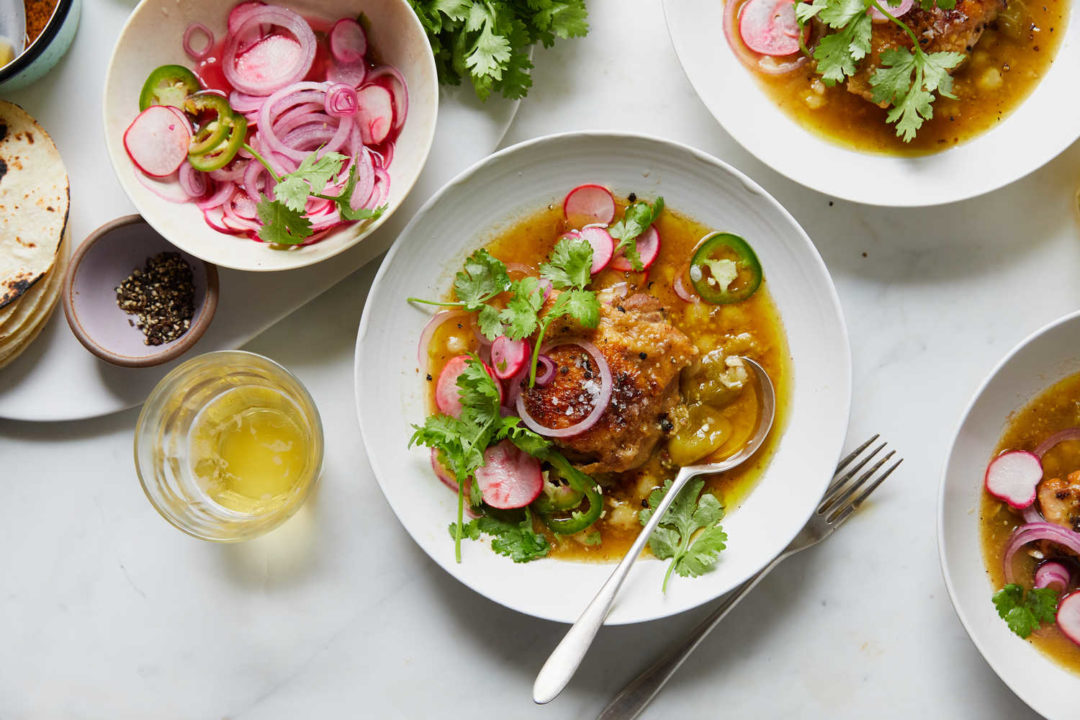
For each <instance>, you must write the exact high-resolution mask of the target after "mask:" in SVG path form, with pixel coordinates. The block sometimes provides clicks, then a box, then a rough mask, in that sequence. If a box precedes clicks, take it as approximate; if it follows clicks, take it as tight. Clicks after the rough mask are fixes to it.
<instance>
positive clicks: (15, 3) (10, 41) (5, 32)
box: [0, 0, 26, 67]
mask: <svg viewBox="0 0 1080 720" xmlns="http://www.w3.org/2000/svg"><path fill="white" fill-rule="evenodd" d="M25 41H26V5H25V4H24V0H0V67H3V66H4V65H7V64H8V63H9V62H11V61H12V60H14V59H15V58H17V57H19V55H21V54H22V51H23V50H24V49H25V48H24V47H23V43H24V42H25Z"/></svg>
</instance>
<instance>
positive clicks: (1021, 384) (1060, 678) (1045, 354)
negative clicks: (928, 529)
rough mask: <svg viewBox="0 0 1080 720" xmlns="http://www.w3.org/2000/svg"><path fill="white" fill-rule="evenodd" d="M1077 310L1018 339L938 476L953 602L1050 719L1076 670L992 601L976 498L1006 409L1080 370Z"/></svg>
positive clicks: (1068, 695) (1076, 685) (994, 661)
mask: <svg viewBox="0 0 1080 720" xmlns="http://www.w3.org/2000/svg"><path fill="white" fill-rule="evenodd" d="M1078 339H1080V312H1078V313H1073V314H1071V315H1067V316H1065V317H1063V318H1061V319H1060V320H1056V321H1054V322H1052V323H1050V324H1049V325H1047V326H1046V327H1044V328H1042V329H1041V330H1038V331H1036V332H1035V333H1033V334H1032V335H1031V336H1030V337H1028V338H1026V339H1025V340H1024V341H1023V342H1021V343H1020V344H1019V345H1017V346H1016V347H1015V348H1013V350H1012V351H1011V352H1010V353H1009V354H1008V355H1007V356H1005V359H1004V360H1002V361H1001V363H1000V364H999V365H998V366H997V367H996V368H994V370H993V371H992V372H991V373H990V375H989V377H987V379H986V380H985V381H984V382H983V384H982V386H981V387H980V388H979V389H978V390H977V391H976V392H975V396H974V398H972V401H971V404H970V405H969V406H968V409H967V410H966V411H965V412H964V416H963V418H962V419H961V421H960V426H959V428H958V429H957V431H956V437H955V438H954V439H953V443H952V449H951V451H950V452H949V458H948V461H947V462H946V465H945V473H944V476H943V477H942V480H941V497H940V500H939V504H938V551H939V552H940V555H941V567H942V570H943V572H944V574H945V585H946V587H947V588H948V590H949V597H950V598H951V599H952V603H953V607H954V608H955V609H956V614H957V615H958V616H959V617H960V621H961V622H962V623H963V625H964V629H966V630H967V633H968V635H970V636H971V640H972V642H974V643H975V646H976V647H977V648H978V649H979V652H981V653H982V655H983V657H984V658H986V662H988V663H989V664H990V667H992V668H993V669H994V672H996V673H997V674H998V676H999V677H1000V678H1001V679H1002V681H1003V682H1004V683H1005V684H1006V685H1008V686H1009V687H1010V688H1011V689H1012V691H1013V692H1015V693H1016V694H1017V696H1019V698H1020V699H1021V700H1023V701H1024V702H1026V703H1027V704H1028V705H1030V706H1031V707H1032V709H1034V710H1035V711H1037V712H1039V713H1040V714H1042V715H1044V716H1046V717H1048V718H1053V719H1054V720H1059V719H1060V720H1065V719H1066V718H1075V717H1077V701H1076V698H1077V695H1078V694H1080V677H1077V676H1076V674H1074V673H1072V672H1070V671H1069V670H1067V669H1065V668H1064V667H1062V666H1061V665H1058V664H1057V663H1055V662H1054V661H1052V660H1051V659H1050V658H1049V657H1047V656H1046V655H1044V654H1043V653H1042V652H1040V651H1039V650H1038V649H1036V648H1035V646H1034V645H1032V644H1031V643H1028V642H1025V641H1024V640H1022V639H1020V638H1019V637H1017V636H1016V635H1014V634H1013V632H1012V631H1011V630H1010V629H1009V626H1008V625H1006V624H1005V623H1004V622H1003V621H1002V620H1001V618H1000V617H998V614H997V611H996V609H995V608H994V605H993V603H992V602H991V601H990V598H991V596H992V595H993V594H994V591H995V590H996V589H997V588H995V587H994V586H993V585H991V583H990V577H989V576H988V575H987V573H986V565H985V563H984V562H983V553H982V540H981V536H980V531H979V500H980V498H981V497H982V493H983V478H984V476H985V473H986V465H987V463H989V462H990V458H991V457H992V456H993V453H994V450H995V449H996V448H997V444H998V441H999V440H1000V439H1001V435H1002V433H1003V432H1004V431H1005V426H1006V424H1007V423H1008V421H1009V416H1010V415H1011V414H1012V413H1014V412H1016V411H1017V410H1020V409H1021V408H1023V407H1024V406H1025V405H1027V404H1028V403H1029V402H1030V401H1031V400H1032V398H1034V397H1035V396H1036V395H1038V394H1039V393H1041V392H1042V391H1044V390H1045V389H1046V388H1048V387H1049V386H1051V385H1053V384H1054V383H1056V382H1058V381H1059V380H1062V379H1064V378H1065V377H1067V376H1069V375H1072V374H1075V373H1077V372H1080V352H1077V340H1078Z"/></svg>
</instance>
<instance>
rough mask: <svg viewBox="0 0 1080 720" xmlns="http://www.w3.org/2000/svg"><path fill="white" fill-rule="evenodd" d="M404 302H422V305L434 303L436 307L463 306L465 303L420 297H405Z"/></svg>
mask: <svg viewBox="0 0 1080 720" xmlns="http://www.w3.org/2000/svg"><path fill="white" fill-rule="evenodd" d="M406 302H414V303H422V304H424V305H435V306H437V307H464V306H465V303H461V302H437V301H435V300H424V299H422V298H415V297H411V298H407V299H406Z"/></svg>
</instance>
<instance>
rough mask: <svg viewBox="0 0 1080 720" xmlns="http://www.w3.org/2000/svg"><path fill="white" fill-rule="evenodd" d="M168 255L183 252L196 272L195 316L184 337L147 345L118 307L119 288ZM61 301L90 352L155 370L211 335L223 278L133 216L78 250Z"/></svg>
mask: <svg viewBox="0 0 1080 720" xmlns="http://www.w3.org/2000/svg"><path fill="white" fill-rule="evenodd" d="M163 252H179V253H180V255H181V256H182V257H183V258H184V260H185V261H186V262H187V264H188V266H189V267H191V270H192V274H193V276H194V277H193V281H194V285H195V314H194V316H193V317H192V318H191V327H190V328H188V330H187V332H185V333H184V334H183V335H181V336H180V337H178V338H176V339H175V340H173V341H171V342H167V343H163V344H161V345H147V344H146V342H145V336H144V335H143V333H142V331H141V330H140V329H139V328H138V327H137V326H136V324H135V316H134V315H130V314H128V313H126V312H124V311H123V310H121V309H120V307H119V306H118V305H117V304H116V287H117V286H118V285H120V283H122V282H123V281H124V280H125V279H127V277H128V276H129V275H131V273H132V271H134V270H136V269H142V268H143V267H144V266H145V265H146V261H147V260H148V259H150V258H151V257H153V256H154V255H157V254H158V253H163ZM61 298H62V300H63V303H64V315H66V316H67V321H68V325H70V326H71V331H72V332H73V333H75V337H76V338H78V340H79V342H81V343H82V344H83V346H84V347H85V348H86V349H87V350H89V351H90V352H92V353H94V354H95V355H97V356H98V357H99V358H101V359H102V360H104V361H106V362H108V363H112V364H113V365H120V366H122V367H150V366H152V365H160V364H161V363H164V362H168V361H170V360H175V359H176V358H178V357H180V356H181V355H183V354H184V353H185V352H187V351H188V350H190V349H191V348H192V346H194V345H195V343H196V342H198V340H199V338H200V337H201V336H202V334H203V333H204V332H206V328H207V327H209V326H210V321H211V320H212V319H213V317H214V310H216V309H217V298H218V272H217V268H216V267H215V266H214V265H211V264H210V263H208V262H205V261H203V260H200V259H198V258H196V257H193V256H192V255H190V254H188V253H186V252H183V251H182V250H178V249H177V248H176V247H174V246H173V245H171V244H170V243H169V241H168V240H166V239H165V238H163V237H162V236H161V235H159V234H158V233H157V232H156V231H155V230H154V229H153V228H152V227H150V225H149V224H147V222H146V221H145V220H144V219H143V218H142V217H141V216H139V215H128V216H127V217H122V218H119V219H117V220H113V221H112V222H109V223H106V224H105V225H102V226H101V227H100V228H98V229H97V230H95V231H94V232H93V233H91V234H90V236H89V237H88V238H86V240H85V241H84V242H83V244H82V245H80V246H79V248H78V249H77V250H76V251H75V253H74V255H72V257H71V263H70V264H69V265H68V270H67V274H66V276H65V277H64V289H63V292H62V294H61Z"/></svg>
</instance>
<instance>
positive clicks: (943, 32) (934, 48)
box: [847, 0, 1005, 102]
mask: <svg viewBox="0 0 1080 720" xmlns="http://www.w3.org/2000/svg"><path fill="white" fill-rule="evenodd" d="M886 9H888V7H887V6H886ZM1004 9H1005V0H957V1H956V7H955V8H953V9H952V10H942V9H940V8H938V7H935V8H934V9H933V10H923V9H922V8H920V7H918V6H916V7H915V8H914V9H912V10H911V12H909V13H907V14H906V15H904V17H903V20H904V22H905V23H906V24H907V25H908V26H909V27H911V30H912V32H914V33H915V37H917V38H918V39H919V45H920V46H921V47H922V49H923V50H924V51H926V52H958V53H964V54H965V55H967V54H970V53H971V50H972V48H974V47H975V43H977V42H978V41H979V38H980V37H982V34H983V31H984V30H985V29H986V26H987V25H988V24H990V23H991V22H993V21H994V19H995V18H997V16H998V13H1000V12H1001V11H1002V10H1004ZM894 47H906V48H910V47H911V38H909V37H908V36H907V34H906V33H904V31H903V30H902V29H901V28H900V27H898V26H897V25H896V24H895V23H891V22H889V23H874V32H873V35H872V36H871V38H870V54H869V56H868V57H867V59H866V60H864V61H863V63H862V64H861V65H860V66H859V71H858V72H857V73H855V74H854V75H852V76H851V77H850V78H848V81H847V89H848V91H849V92H852V93H855V94H856V95H860V96H862V97H864V98H866V99H867V100H869V101H870V102H873V101H874V100H873V88H872V87H871V85H870V77H871V76H872V75H873V74H874V71H875V70H876V69H877V68H878V66H879V65H880V62H881V53H882V52H884V51H885V50H888V49H889V48H894Z"/></svg>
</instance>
